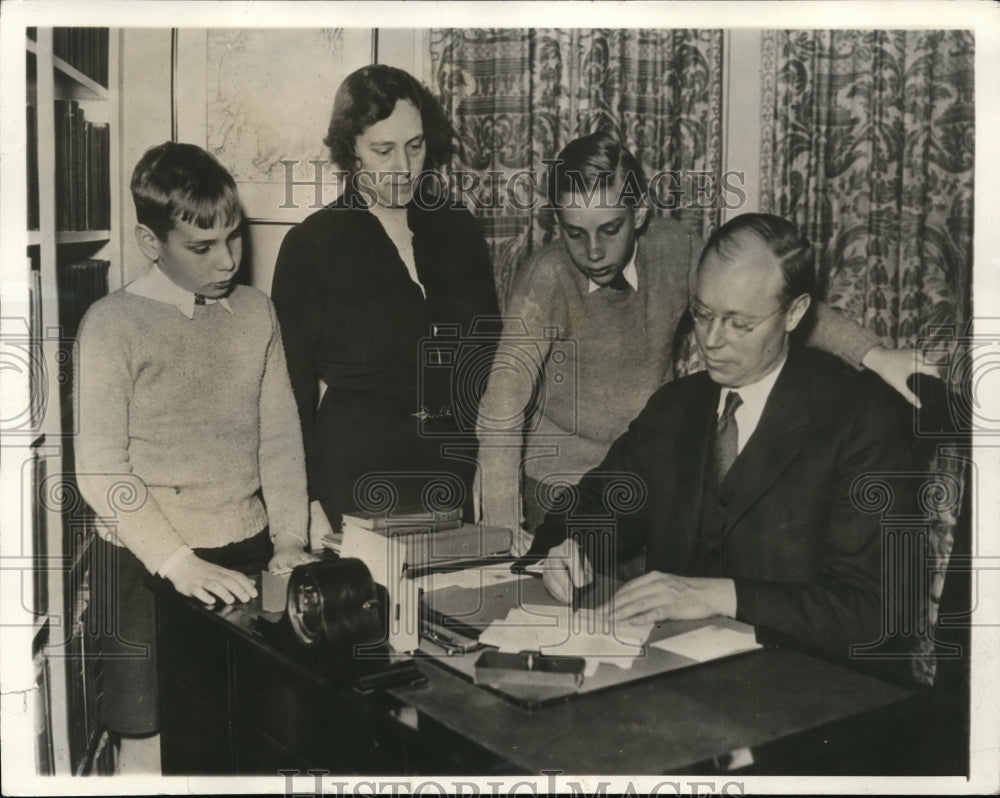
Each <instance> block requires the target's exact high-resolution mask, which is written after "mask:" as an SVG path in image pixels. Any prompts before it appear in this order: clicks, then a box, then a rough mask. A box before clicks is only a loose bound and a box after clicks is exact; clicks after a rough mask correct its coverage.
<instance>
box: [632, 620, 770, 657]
mask: <svg viewBox="0 0 1000 798" xmlns="http://www.w3.org/2000/svg"><path fill="white" fill-rule="evenodd" d="M651 645H653V646H655V647H656V648H660V649H663V650H664V651H670V652H672V653H674V654H679V655H680V656H682V657H687V658H688V659H693V660H695V661H697V662H708V661H709V660H712V659H719V658H720V657H728V656H730V655H731V654H738V653H739V652H741V651H750V650H751V649H754V648H761V645H760V643H758V642H757V640H756V638H755V636H754V631H753V629H752V628H750V629H748V630H746V631H737V630H735V629H726V628H725V627H722V626H715V625H712V626H703V627H702V628H701V629H694V630H693V631H690V632H685V633H684V634H679V635H676V636H675V637H668V638H665V639H664V640H657V641H656V642H655V643H652V644H651Z"/></svg>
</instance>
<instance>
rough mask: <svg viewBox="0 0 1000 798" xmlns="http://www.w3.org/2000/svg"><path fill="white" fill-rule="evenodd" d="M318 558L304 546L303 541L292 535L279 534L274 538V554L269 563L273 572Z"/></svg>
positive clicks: (285, 569) (289, 568) (287, 569)
mask: <svg viewBox="0 0 1000 798" xmlns="http://www.w3.org/2000/svg"><path fill="white" fill-rule="evenodd" d="M315 561H316V558H315V557H314V556H313V555H312V554H310V553H309V552H308V551H306V550H305V549H304V548H303V545H302V541H301V540H299V538H297V537H294V536H292V535H278V536H276V537H275V539H274V556H273V557H271V561H270V562H269V563H268V564H267V570H269V571H270V572H271V573H278V572H280V571H290V570H292V569H293V568H294V567H295V566H296V565H305V564H306V563H309V562H315Z"/></svg>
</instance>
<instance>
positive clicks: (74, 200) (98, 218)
mask: <svg viewBox="0 0 1000 798" xmlns="http://www.w3.org/2000/svg"><path fill="white" fill-rule="evenodd" d="M55 126H56V228H57V229H58V230H107V229H108V228H109V227H110V225H111V202H110V175H111V171H110V168H111V167H110V164H111V161H110V158H109V152H110V148H111V127H110V126H109V125H107V124H96V123H93V122H88V121H87V120H86V118H85V115H84V112H83V109H82V108H81V107H80V104H79V103H78V102H77V101H76V100H56V108H55ZM32 191H37V189H33V188H32V187H31V186H30V184H29V194H30V193H31V192H32ZM29 207H30V206H29ZM30 222H31V220H29V225H30Z"/></svg>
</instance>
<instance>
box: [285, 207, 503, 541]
mask: <svg viewBox="0 0 1000 798" xmlns="http://www.w3.org/2000/svg"><path fill="white" fill-rule="evenodd" d="M407 218H408V222H409V227H410V230H411V231H412V232H413V255H414V260H415V262H416V268H417V275H418V277H419V279H420V282H421V284H422V285H423V286H424V289H425V290H426V292H427V297H426V299H425V298H424V296H423V295H422V294H421V291H420V287H419V286H417V285H416V284H415V283H414V282H413V281H412V280H411V279H410V276H409V273H408V272H407V269H406V266H405V264H404V263H403V261H402V259H401V258H400V256H399V253H398V251H397V250H396V247H395V245H394V244H393V243H392V241H391V240H390V239H389V237H388V235H387V234H386V233H385V230H384V229H383V227H382V225H381V223H380V222H379V221H378V219H376V218H375V216H373V215H372V214H371V213H369V212H368V211H367V210H365V209H363V208H351V207H349V201H348V199H347V198H346V197H341V198H340V199H339V200H337V201H336V202H334V203H333V204H332V205H330V206H328V207H326V208H324V209H322V210H320V211H317V212H316V213H314V214H312V215H311V216H309V217H308V218H307V219H305V220H304V221H303V222H301V223H300V224H298V225H296V226H295V227H294V228H292V229H291V230H290V231H289V232H288V234H287V235H286V236H285V240H284V242H283V243H282V245H281V250H280V252H279V254H278V261H277V265H276V268H275V273H274V283H273V286H272V292H271V297H272V300H273V301H274V305H275V307H276V308H277V312H278V318H279V320H280V323H281V332H282V336H283V339H284V344H285V352H286V354H287V359H288V369H289V373H290V376H291V381H292V389H293V390H294V392H295V398H296V401H297V402H298V406H299V415H300V417H301V419H302V431H303V437H304V442H305V450H306V463H307V466H308V472H309V491H310V498H311V499H314V500H315V499H318V500H319V501H320V502H321V503H322V505H323V508H324V509H325V510H326V513H327V515H328V516H329V518H330V521H331V523H332V524H334V526H335V527H336V525H337V523H338V522H339V516H340V514H342V513H344V512H347V511H349V510H353V509H357V508H366V507H367V508H369V509H376V508H380V507H384V505H385V503H386V501H387V499H388V497H387V495H386V494H384V493H382V492H380V491H379V488H378V485H377V482H379V481H381V480H382V479H383V478H387V479H388V480H389V481H390V482H391V483H392V485H393V486H394V487H395V490H396V491H398V502H399V503H400V504H414V503H420V502H421V499H422V498H423V500H424V501H423V503H424V504H425V506H426V505H427V504H428V500H429V501H430V503H431V504H435V503H436V504H437V505H438V506H439V505H440V504H453V503H454V504H459V505H462V506H464V508H465V511H466V514H465V516H466V519H467V520H469V519H470V518H471V507H472V503H471V483H472V477H473V474H474V469H475V466H474V464H475V454H476V436H475V428H474V424H475V417H476V409H477V406H478V401H479V397H480V395H481V394H482V390H483V389H484V388H485V377H486V375H488V374H489V366H490V362H491V359H492V352H493V346H492V345H491V344H490V343H489V342H488V339H489V337H490V336H489V334H487V342H482V341H480V342H479V343H477V342H476V341H477V339H476V338H475V337H471V336H473V333H474V332H479V333H483V332H486V333H492V332H495V331H496V330H497V329H498V328H499V324H498V321H497V319H498V316H499V309H498V306H497V298H496V288H495V286H494V282H493V272H492V269H491V266H490V259H489V253H488V251H487V248H486V242H485V241H484V239H483V236H482V233H481V232H480V231H479V228H478V226H477V224H476V222H475V220H474V219H473V217H472V215H471V214H469V213H468V211H466V210H464V209H456V208H452V207H451V206H450V205H449V206H447V207H444V208H441V209H439V210H427V209H422V208H417V207H415V206H414V205H413V203H411V204H410V206H409V207H408V208H407ZM477 319H481V320H482V319H485V320H486V324H485V325H484V324H482V323H480V324H479V325H478V328H477V330H473V323H474V321H476V320H477ZM490 322H492V323H490ZM432 335H436V336H437V339H436V340H438V341H439V344H435V343H433V341H431V340H430V339H431V336H432ZM470 341H471V343H470ZM459 371H460V372H462V373H463V375H464V374H465V373H466V372H468V373H469V374H468V376H469V377H470V378H468V379H467V378H466V377H465V376H463V377H462V378H461V384H460V385H458V384H456V383H455V380H454V377H455V376H456V373H457V372H459ZM319 379H322V380H323V382H325V383H326V385H327V390H326V392H325V394H324V395H323V398H322V401H321V402H320V403H319V406H318V407H317V400H318V397H319V389H318V385H317V380H319ZM449 406H453V408H454V411H455V412H454V414H453V416H452V417H451V418H450V419H449V418H448V417H447V416H446V417H445V418H443V419H440V420H434V419H425V420H424V421H421V420H420V419H418V418H417V417H416V416H415V415H414V414H417V413H419V412H420V411H421V409H425V410H429V411H431V412H432V413H434V414H439V413H440V411H441V410H442V409H443V408H446V407H449ZM470 419H471V420H470ZM456 420H457V424H456V423H454V422H455V421H456ZM445 444H447V445H449V447H450V453H451V456H445V455H444V454H443V453H442V445H445ZM456 447H457V448H456ZM441 474H451V475H453V476H452V477H450V478H449V477H447V476H445V477H443V480H444V482H445V483H447V484H448V485H449V486H450V488H447V489H445V490H444V492H443V493H442V492H436V497H430V498H429V497H428V496H427V495H426V494H425V493H423V491H424V489H425V488H426V487H427V485H428V482H429V481H433V475H441ZM456 477H457V478H458V479H457V481H458V482H460V485H461V488H460V491H459V492H460V493H461V494H463V495H459V496H457V497H456V499H451V500H449V498H448V496H447V494H448V493H449V491H451V492H454V490H453V488H454V486H455V484H456V479H455V478H456ZM441 479H442V478H441V477H440V476H439V479H438V482H439V483H440V482H441ZM373 480H374V481H373Z"/></svg>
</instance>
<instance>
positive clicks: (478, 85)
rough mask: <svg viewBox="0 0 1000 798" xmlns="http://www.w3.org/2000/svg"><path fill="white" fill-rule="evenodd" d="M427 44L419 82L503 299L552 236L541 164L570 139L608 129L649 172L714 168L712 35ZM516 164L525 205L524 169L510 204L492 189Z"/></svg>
mask: <svg viewBox="0 0 1000 798" xmlns="http://www.w3.org/2000/svg"><path fill="white" fill-rule="evenodd" d="M430 48H431V58H430V63H429V69H430V74H428V75H425V76H424V77H425V80H426V82H427V83H428V85H430V86H431V87H432V90H434V91H436V93H437V94H438V96H439V98H440V99H441V102H442V104H443V106H444V109H445V113H446V115H447V116H448V117H449V119H450V120H451V122H452V125H453V127H454V131H455V154H454V157H453V160H452V169H453V170H454V171H455V172H457V171H459V170H461V171H463V172H471V173H473V174H474V175H475V176H476V177H477V178H478V180H479V185H478V188H476V189H475V190H474V191H472V193H473V194H474V195H475V196H476V197H477V198H479V200H480V201H479V203H478V207H476V204H475V203H474V206H473V207H472V208H471V210H472V211H473V212H474V213H475V214H476V215H477V217H478V218H479V219H480V221H481V223H482V224H483V227H484V231H485V233H486V238H487V241H488V242H489V245H490V248H491V251H492V256H493V265H494V271H495V275H496V280H497V287H498V292H499V294H500V297H501V302H503V300H504V299H505V297H506V294H507V289H508V287H509V285H510V281H511V278H512V276H513V274H514V271H515V269H516V267H517V264H518V263H519V262H520V261H521V260H523V258H524V257H525V256H526V255H527V254H528V253H530V252H531V251H532V249H533V248H534V247H536V246H538V245H540V244H542V243H545V242H547V241H550V240H551V239H552V238H553V236H556V235H558V232H557V230H556V229H555V226H554V222H553V220H552V219H551V217H550V215H549V214H545V213H542V212H541V211H540V207H541V205H543V204H544V178H545V163H544V162H545V160H546V159H552V158H554V157H555V156H556V155H557V154H558V152H559V150H560V149H562V147H563V146H565V145H566V144H567V143H568V142H569V141H570V140H572V139H574V138H576V137H577V136H581V135H585V134H587V133H592V132H594V131H596V130H602V129H603V130H613V131H615V132H616V133H617V134H618V135H619V136H620V137H621V138H622V140H623V141H624V142H625V143H626V146H628V147H629V148H630V149H631V150H632V152H634V153H635V154H636V156H637V157H638V158H639V161H640V162H641V163H642V164H643V167H644V168H645V169H646V170H647V174H648V175H649V176H651V175H652V174H653V173H655V172H656V171H658V170H661V169H669V170H677V171H679V172H682V173H683V174H686V173H687V172H688V171H694V170H698V171H708V172H713V173H715V174H716V175H718V174H719V173H720V171H721V167H722V142H721V118H722V32H721V31H705V30H604V29H602V30H573V29H468V28H463V29H438V30H432V31H431V35H430ZM519 170H528V171H529V172H531V171H533V172H534V177H535V180H534V185H535V186H536V191H537V199H536V203H535V205H536V207H535V208H533V209H525V207H524V206H526V205H528V204H529V203H528V202H527V201H526V194H525V192H527V191H528V187H529V186H531V185H532V181H531V179H530V178H528V177H527V176H522V177H520V178H518V180H517V181H516V183H515V187H514V188H515V195H516V197H517V198H518V199H517V200H516V202H515V203H511V202H509V201H507V194H506V191H504V190H503V189H502V187H501V188H500V189H499V190H498V187H497V184H498V183H500V184H501V185H505V183H504V180H506V179H508V178H510V177H511V176H512V175H514V174H515V173H517V172H518V171H519ZM491 173H493V176H492V177H491ZM497 173H499V174H497ZM474 180H475V178H471V177H470V178H468V179H466V180H465V182H466V184H467V185H470V186H471V185H473V181H474ZM498 198H499V200H500V201H499V202H497V201H496V200H497V199H498ZM681 205H682V206H683V203H681ZM489 206H494V207H489ZM497 206H499V207H497ZM516 206H520V207H516ZM663 213H664V214H670V215H673V216H674V217H675V218H679V219H681V220H683V221H684V222H685V223H687V224H689V225H690V226H691V228H692V229H693V230H694V231H695V232H696V233H697V234H698V235H702V236H704V235H708V233H710V232H711V230H712V229H714V227H715V226H716V224H717V221H718V211H717V210H716V209H712V210H703V209H687V208H684V207H680V208H678V209H676V210H671V211H663Z"/></svg>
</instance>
